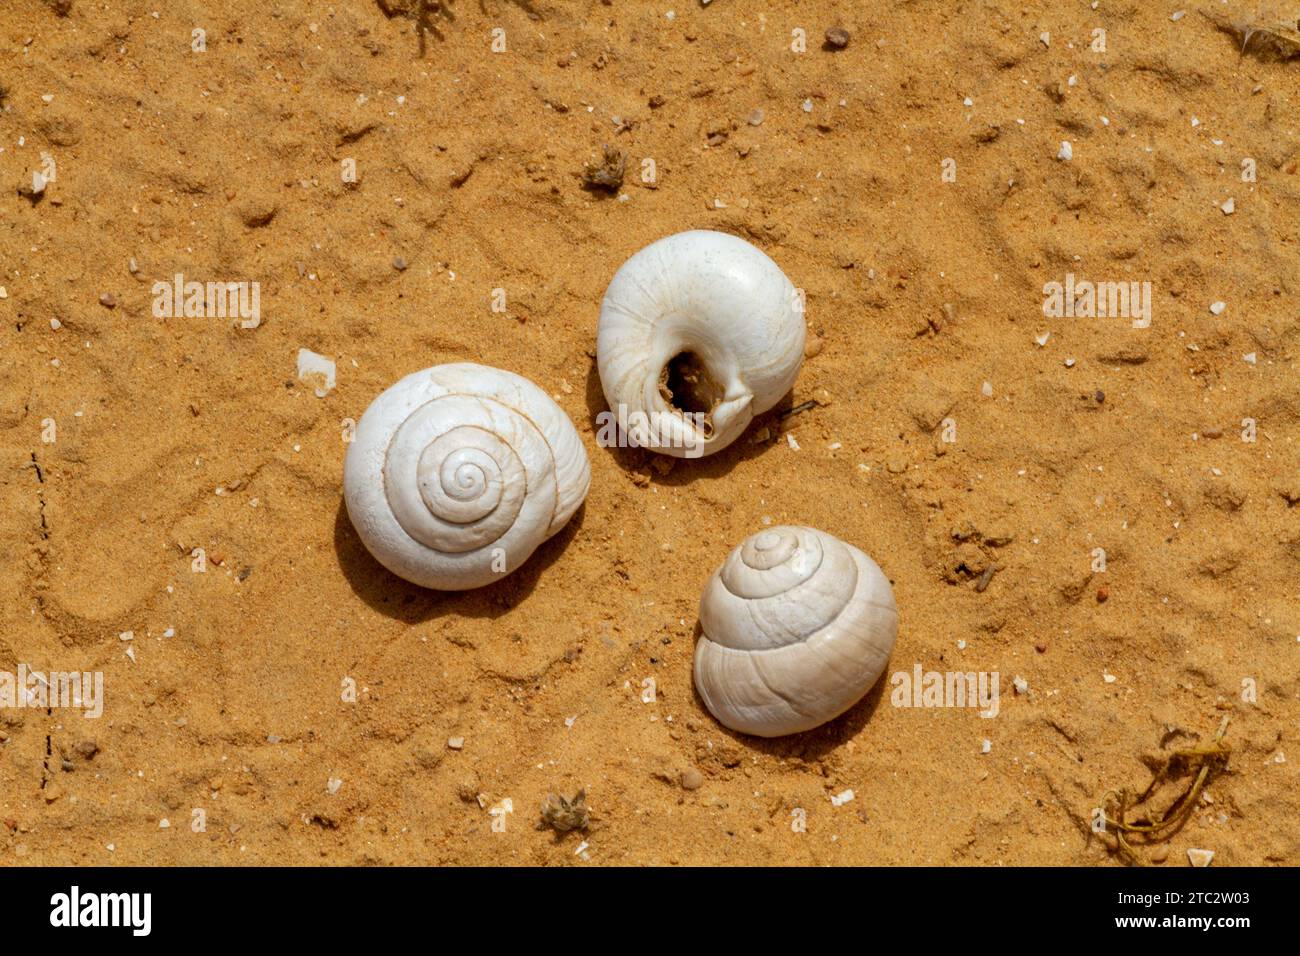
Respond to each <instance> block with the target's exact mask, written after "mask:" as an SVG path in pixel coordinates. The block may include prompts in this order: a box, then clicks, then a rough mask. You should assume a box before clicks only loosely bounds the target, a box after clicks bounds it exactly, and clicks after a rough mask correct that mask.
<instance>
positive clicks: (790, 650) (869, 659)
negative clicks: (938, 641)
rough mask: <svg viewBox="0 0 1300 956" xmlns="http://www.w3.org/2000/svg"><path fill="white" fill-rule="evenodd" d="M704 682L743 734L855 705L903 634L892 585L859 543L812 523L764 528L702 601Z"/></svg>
mask: <svg viewBox="0 0 1300 956" xmlns="http://www.w3.org/2000/svg"><path fill="white" fill-rule="evenodd" d="M700 627H701V630H702V631H703V632H704V633H703V635H702V636H701V638H700V641H699V643H698V644H697V645H696V649H695V686H696V688H697V689H698V690H699V692H700V696H701V697H702V698H703V699H704V703H705V705H706V706H707V707H708V708H709V711H710V712H711V713H712V714H713V715H714V716H715V717H717V718H718V720H719V721H721V722H722V723H723V724H724V725H726V726H727V727H730V728H732V729H733V730H738V731H741V732H743V733H749V734H756V735H758V736H762V737H775V736H780V735H782V734H790V733H797V732H799V731H801V730H808V729H810V728H812V727H816V726H817V725H819V724H822V723H824V722H826V721H828V720H830V719H831V718H833V717H836V716H838V715H839V714H841V713H843V712H844V711H846V710H848V709H849V708H850V707H851V706H853V704H854V703H856V702H857V701H858V700H859V699H861V697H862V696H863V695H864V694H865V693H866V692H867V691H868V690H869V689H870V688H871V685H872V684H874V683H875V682H876V680H877V678H879V676H880V674H881V671H883V669H884V666H885V663H886V661H887V659H888V657H889V652H890V650H891V649H892V648H893V644H894V637H895V635H896V634H897V632H898V612H897V609H896V607H895V604H894V596H893V591H892V589H891V588H890V586H889V581H888V579H886V578H885V576H884V574H883V572H881V570H880V568H879V567H877V566H876V564H875V562H874V561H872V560H871V559H870V558H869V557H867V556H866V555H865V554H863V553H862V552H861V551H859V550H858V549H857V548H855V547H853V546H852V545H849V544H846V543H844V542H843V541H840V540H839V539H838V538H835V537H832V536H831V535H828V534H825V533H824V532H821V531H817V530H815V529H813V528H803V527H789V526H782V527H776V528H770V529H767V530H764V531H760V532H759V533H758V534H755V535H753V536H751V537H749V538H747V539H745V541H743V542H742V543H741V544H740V546H739V547H737V548H736V549H735V550H733V551H732V552H731V553H730V554H729V555H728V556H727V559H726V560H725V561H724V562H723V564H722V567H720V568H719V569H718V570H717V572H715V573H714V575H713V577H712V578H711V579H710V580H709V583H708V585H707V586H706V587H705V590H704V595H703V597H702V598H701V600H700Z"/></svg>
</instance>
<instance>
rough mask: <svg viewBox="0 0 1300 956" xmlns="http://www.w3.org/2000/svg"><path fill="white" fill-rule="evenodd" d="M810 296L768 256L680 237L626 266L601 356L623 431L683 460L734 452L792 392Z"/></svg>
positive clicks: (716, 237) (604, 313)
mask: <svg viewBox="0 0 1300 956" xmlns="http://www.w3.org/2000/svg"><path fill="white" fill-rule="evenodd" d="M805 334H806V328H805V323H804V315H803V300H802V297H801V296H800V294H799V292H798V290H796V289H795V287H794V286H793V285H792V284H791V282H790V280H789V279H787V278H786V276H785V273H783V272H782V271H781V269H780V267H779V266H778V265H777V264H776V263H775V262H773V261H772V260H771V259H770V258H768V256H767V255H766V254H764V253H763V252H762V251H761V250H760V249H758V248H756V247H754V246H752V245H750V244H749V243H748V242H745V241H744V240H743V239H739V238H737V237H736V236H731V235H727V234H726V233H721V232H711V231H707V230H692V231H689V232H679V233H677V234H675V235H671V236H668V237H667V238H664V239H660V240H659V241H658V242H655V243H652V244H650V245H648V246H646V247H645V248H644V249H642V250H641V251H640V252H638V253H636V254H635V255H633V256H632V257H631V258H630V259H628V260H627V262H625V263H623V265H622V267H620V268H619V270H618V272H617V273H615V275H614V278H613V280H612V281H611V282H610V284H609V288H608V289H607V290H606V292H605V298H604V301H603V302H602V303H601V307H600V322H599V324H598V326H597V331H596V361H597V366H598V367H599V370H600V381H601V385H602V387H603V389H604V392H605V398H606V400H607V401H608V402H609V407H610V409H611V411H612V412H613V413H614V416H615V418H616V420H617V422H618V427H619V429H620V431H622V432H623V433H624V434H626V435H629V436H631V439H632V441H633V442H634V443H635V444H637V445H640V446H642V447H645V448H649V449H651V450H653V451H657V452H662V453H664V454H668V455H674V456H676V457H679V458H683V457H686V458H695V457H699V456H701V455H711V454H713V453H714V452H716V451H720V450H722V449H723V448H726V447H727V446H728V445H730V444H731V443H732V442H733V441H735V440H736V438H737V437H739V435H740V434H741V432H743V431H744V430H745V427H746V426H747V425H748V424H749V423H750V421H752V420H753V418H754V416H755V415H758V414H761V413H762V412H765V411H767V410H768V409H769V408H771V407H772V406H774V405H775V404H776V403H777V402H778V401H780V400H781V398H782V397H783V396H784V395H785V394H786V393H787V392H789V391H790V389H791V387H792V386H793V385H794V380H795V376H796V375H798V373H799V366H800V365H801V364H802V362H803V350H804V337H805Z"/></svg>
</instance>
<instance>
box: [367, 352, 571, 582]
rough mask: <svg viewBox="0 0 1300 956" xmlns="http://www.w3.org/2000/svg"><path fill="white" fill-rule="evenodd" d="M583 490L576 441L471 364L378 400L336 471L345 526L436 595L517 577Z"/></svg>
mask: <svg viewBox="0 0 1300 956" xmlns="http://www.w3.org/2000/svg"><path fill="white" fill-rule="evenodd" d="M590 483H591V467H590V465H589V463H588V461H587V453H586V451H585V450H584V449H583V447H582V442H581V440H580V439H579V437H578V432H577V429H575V428H574V427H573V423H572V422H571V421H569V418H568V417H567V416H566V415H565V414H564V412H563V410H561V408H560V407H559V406H558V405H556V404H555V402H554V401H553V400H552V399H551V398H550V396H548V395H547V394H546V393H545V392H543V391H542V390H541V389H540V388H538V387H537V386H536V385H534V384H533V383H532V382H530V381H528V379H526V378H522V377H521V376H518V375H515V374H513V373H511V372H504V371H502V370H500V369H495V368H488V367H487V366H484V365H474V364H470V363H459V364H452V365H437V366H434V367H433V368H429V369H425V370H424V371H422V372H416V373H414V374H412V375H408V376H406V377H405V378H403V379H402V380H401V381H399V382H398V383H397V384H396V385H394V386H392V387H391V388H389V389H388V390H387V391H386V392H384V393H383V394H382V395H380V396H379V397H378V398H376V399H375V400H374V402H372V403H371V405H370V407H369V408H368V409H366V412H365V414H364V415H362V416H361V421H360V422H359V423H358V424H357V429H356V435H355V438H354V439H353V441H352V444H351V445H350V446H349V447H348V453H347V460H346V461H345V463H344V467H343V493H344V498H345V500H346V501H347V508H348V516H349V517H350V518H351V519H352V524H353V525H354V526H355V527H356V529H357V534H358V535H360V537H361V540H362V541H363V542H364V543H365V545H366V547H367V548H368V549H369V550H370V553H371V554H373V555H374V556H375V558H377V559H378V560H379V562H380V563H381V564H383V565H384V566H385V567H386V568H388V569H389V570H390V571H392V572H393V573H394V574H397V575H399V576H401V577H403V578H405V579H406V580H408V581H412V582H414V583H415V584H419V585H422V586H423V587H428V588H438V589H441V590H464V589H467V588H476V587H480V586H482V585H484V584H489V583H491V582H493V581H496V580H498V579H500V578H501V577H503V576H504V575H505V574H507V573H509V572H511V571H513V570H515V569H516V568H518V567H519V566H520V565H521V564H523V563H524V562H525V561H527V560H528V557H529V555H531V554H532V553H533V551H534V550H536V548H537V546H538V545H540V544H541V543H542V542H543V541H545V540H546V539H547V538H549V537H550V536H551V535H553V534H555V533H556V532H557V531H559V530H560V529H561V528H562V527H564V525H565V524H566V523H567V522H568V520H569V518H571V517H572V516H573V513H574V512H575V511H577V510H578V506H579V505H581V504H582V502H583V499H585V498H586V497H587V487H588V485H589V484H590Z"/></svg>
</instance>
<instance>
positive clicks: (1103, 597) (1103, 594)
mask: <svg viewBox="0 0 1300 956" xmlns="http://www.w3.org/2000/svg"><path fill="white" fill-rule="evenodd" d="M1108 600H1110V589H1109V588H1107V587H1106V586H1105V585H1103V586H1102V587H1099V588H1097V603H1098V604H1105V603H1106V602H1107V601H1108Z"/></svg>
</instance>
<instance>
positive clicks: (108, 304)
mask: <svg viewBox="0 0 1300 956" xmlns="http://www.w3.org/2000/svg"><path fill="white" fill-rule="evenodd" d="M99 304H100V305H102V306H103V307H104V308H106V309H116V308H117V299H115V298H113V297H112V296H111V295H109V294H108V293H107V292H105V293H103V294H102V295H100V297H99Z"/></svg>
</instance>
